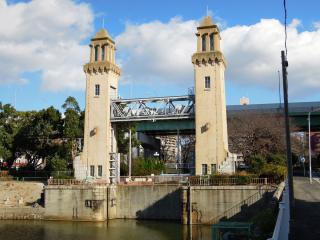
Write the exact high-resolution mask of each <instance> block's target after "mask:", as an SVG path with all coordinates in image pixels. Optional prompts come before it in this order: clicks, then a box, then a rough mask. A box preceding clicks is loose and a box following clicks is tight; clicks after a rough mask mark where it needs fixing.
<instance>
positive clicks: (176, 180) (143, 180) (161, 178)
mask: <svg viewBox="0 0 320 240" xmlns="http://www.w3.org/2000/svg"><path fill="white" fill-rule="evenodd" d="M188 177H189V175H154V176H131V177H129V176H122V177H120V184H183V185H187V184H188Z"/></svg>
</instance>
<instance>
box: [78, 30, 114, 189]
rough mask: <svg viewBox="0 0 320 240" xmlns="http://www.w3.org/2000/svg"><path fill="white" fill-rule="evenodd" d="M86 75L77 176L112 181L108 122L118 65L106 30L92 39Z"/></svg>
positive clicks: (112, 163) (112, 148)
mask: <svg viewBox="0 0 320 240" xmlns="http://www.w3.org/2000/svg"><path fill="white" fill-rule="evenodd" d="M89 46H90V61H89V63H87V64H85V65H84V67H83V70H84V72H85V74H86V108H85V127H84V147H83V152H82V154H81V156H80V162H79V159H78V162H76V161H75V166H74V167H75V177H76V178H77V179H85V178H95V179H102V180H106V181H107V182H108V183H110V182H113V178H114V176H115V175H116V173H115V171H116V169H115V164H114V162H113V161H114V160H115V155H116V154H115V152H116V149H117V146H116V140H115V135H114V128H113V126H112V125H111V122H110V99H112V98H116V97H117V96H118V79H119V76H120V68H119V67H118V66H117V65H116V62H115V50H116V48H115V42H114V41H113V40H112V38H111V37H110V35H109V34H108V32H107V31H106V30H105V29H100V31H99V32H97V33H96V35H95V36H94V38H92V39H91V44H90V45H89Z"/></svg>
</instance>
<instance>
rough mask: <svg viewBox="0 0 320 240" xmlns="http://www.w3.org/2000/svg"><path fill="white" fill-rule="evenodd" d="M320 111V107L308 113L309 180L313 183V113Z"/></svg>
mask: <svg viewBox="0 0 320 240" xmlns="http://www.w3.org/2000/svg"><path fill="white" fill-rule="evenodd" d="M318 111H320V108H317V109H315V110H312V111H310V112H309V113H308V127H309V180H310V183H312V166H311V113H313V112H318Z"/></svg>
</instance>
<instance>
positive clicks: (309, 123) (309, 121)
mask: <svg viewBox="0 0 320 240" xmlns="http://www.w3.org/2000/svg"><path fill="white" fill-rule="evenodd" d="M308 129H309V181H310V183H312V166H311V160H312V156H311V112H309V114H308Z"/></svg>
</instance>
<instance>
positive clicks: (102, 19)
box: [102, 17, 104, 28]
mask: <svg viewBox="0 0 320 240" xmlns="http://www.w3.org/2000/svg"><path fill="white" fill-rule="evenodd" d="M102 28H104V17H102Z"/></svg>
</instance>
